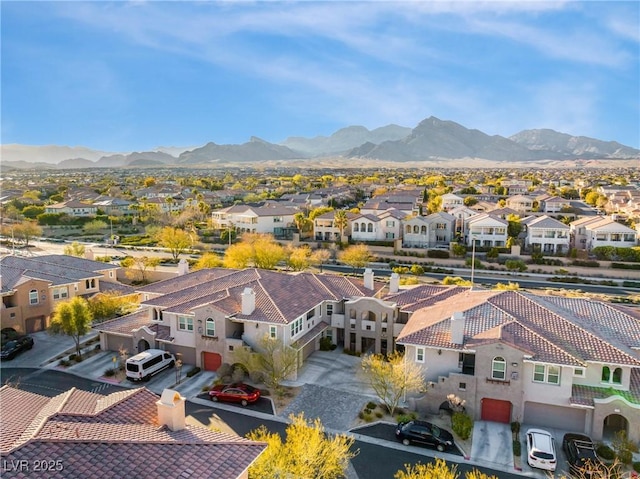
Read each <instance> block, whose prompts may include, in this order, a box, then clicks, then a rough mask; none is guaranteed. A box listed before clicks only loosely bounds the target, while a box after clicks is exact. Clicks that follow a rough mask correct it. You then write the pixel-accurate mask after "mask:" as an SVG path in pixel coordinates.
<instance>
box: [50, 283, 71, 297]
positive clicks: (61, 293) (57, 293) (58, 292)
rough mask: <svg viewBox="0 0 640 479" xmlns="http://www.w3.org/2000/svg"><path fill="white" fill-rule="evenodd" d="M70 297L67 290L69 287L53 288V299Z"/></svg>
mask: <svg viewBox="0 0 640 479" xmlns="http://www.w3.org/2000/svg"><path fill="white" fill-rule="evenodd" d="M67 297H69V293H68V292H67V288H66V286H65V287H60V288H53V299H64V298H67Z"/></svg>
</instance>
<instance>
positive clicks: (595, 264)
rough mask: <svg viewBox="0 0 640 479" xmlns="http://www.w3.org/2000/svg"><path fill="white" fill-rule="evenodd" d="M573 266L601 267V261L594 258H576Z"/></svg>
mask: <svg viewBox="0 0 640 479" xmlns="http://www.w3.org/2000/svg"><path fill="white" fill-rule="evenodd" d="M571 264H572V265H573V266H583V267H585V268H599V267H600V263H598V262H597V261H594V260H582V259H575V260H573V261H572V262H571Z"/></svg>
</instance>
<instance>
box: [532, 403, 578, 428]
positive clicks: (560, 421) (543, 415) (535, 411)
mask: <svg viewBox="0 0 640 479" xmlns="http://www.w3.org/2000/svg"><path fill="white" fill-rule="evenodd" d="M586 414H587V411H585V410H584V409H578V408H572V407H563V406H551V405H549V404H543V403H538V402H531V401H527V402H525V403H524V420H523V421H522V422H524V423H525V424H531V425H533V426H546V427H556V428H559V429H566V430H568V431H576V432H584V426H585V418H586Z"/></svg>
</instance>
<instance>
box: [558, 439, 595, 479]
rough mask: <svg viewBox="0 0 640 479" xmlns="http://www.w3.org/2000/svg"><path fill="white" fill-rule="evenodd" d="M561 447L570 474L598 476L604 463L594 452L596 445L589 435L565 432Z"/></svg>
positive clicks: (585, 476)
mask: <svg viewBox="0 0 640 479" xmlns="http://www.w3.org/2000/svg"><path fill="white" fill-rule="evenodd" d="M562 449H563V450H564V453H565V454H566V456H567V461H568V462H569V471H570V472H571V474H573V475H575V476H577V477H581V478H587V479H588V478H591V477H592V476H593V477H600V476H599V473H601V472H602V471H603V469H604V465H603V463H602V461H601V460H600V458H599V457H598V455H597V454H596V446H595V444H594V443H593V441H592V440H591V438H590V437H589V436H585V435H584V434H574V433H568V434H565V435H564V437H563V438H562Z"/></svg>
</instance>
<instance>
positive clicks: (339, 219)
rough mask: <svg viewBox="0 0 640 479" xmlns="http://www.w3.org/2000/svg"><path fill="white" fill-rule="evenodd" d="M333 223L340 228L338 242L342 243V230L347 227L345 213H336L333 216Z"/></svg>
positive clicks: (342, 211)
mask: <svg viewBox="0 0 640 479" xmlns="http://www.w3.org/2000/svg"><path fill="white" fill-rule="evenodd" d="M333 222H334V223H335V225H336V226H337V227H338V228H340V241H342V237H343V236H344V229H345V228H346V227H347V226H348V225H349V218H347V212H346V211H344V210H338V211H336V213H335V215H333Z"/></svg>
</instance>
